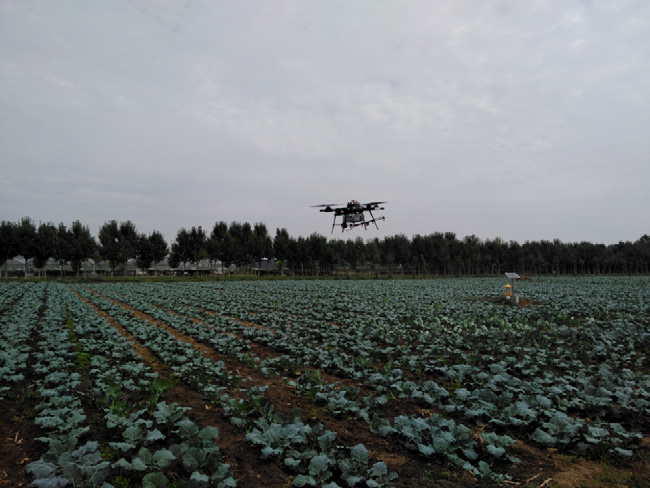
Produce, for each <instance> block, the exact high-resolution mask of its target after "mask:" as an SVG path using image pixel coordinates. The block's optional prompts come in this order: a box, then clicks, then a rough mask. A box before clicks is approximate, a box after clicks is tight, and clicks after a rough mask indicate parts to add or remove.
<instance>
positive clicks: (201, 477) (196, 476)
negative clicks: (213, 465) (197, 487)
mask: <svg viewBox="0 0 650 488" xmlns="http://www.w3.org/2000/svg"><path fill="white" fill-rule="evenodd" d="M190 481H197V482H199V483H208V482H209V481H210V478H209V477H208V476H207V475H205V474H203V473H199V472H198V471H194V472H193V473H192V476H190Z"/></svg>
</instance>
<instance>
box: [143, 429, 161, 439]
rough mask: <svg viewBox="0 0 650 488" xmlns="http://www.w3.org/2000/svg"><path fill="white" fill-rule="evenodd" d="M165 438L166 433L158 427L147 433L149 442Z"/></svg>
mask: <svg viewBox="0 0 650 488" xmlns="http://www.w3.org/2000/svg"><path fill="white" fill-rule="evenodd" d="M164 439H165V435H164V434H163V433H162V432H160V431H159V430H158V429H154V430H150V431H149V432H148V433H147V439H146V441H147V442H155V441H161V440H164Z"/></svg>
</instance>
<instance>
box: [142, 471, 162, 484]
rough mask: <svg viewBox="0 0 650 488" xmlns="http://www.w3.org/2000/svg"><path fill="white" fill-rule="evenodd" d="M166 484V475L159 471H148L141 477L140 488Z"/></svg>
mask: <svg viewBox="0 0 650 488" xmlns="http://www.w3.org/2000/svg"><path fill="white" fill-rule="evenodd" d="M168 484H169V480H168V479H167V477H166V476H165V475H164V474H163V473H161V472H159V471H157V472H155V473H149V474H147V475H145V476H144V478H142V488H165V487H166V486H167V485H168Z"/></svg>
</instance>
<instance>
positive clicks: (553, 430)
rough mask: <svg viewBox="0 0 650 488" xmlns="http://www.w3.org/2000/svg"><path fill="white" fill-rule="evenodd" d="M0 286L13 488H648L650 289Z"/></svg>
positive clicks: (556, 284) (640, 285) (622, 280)
mask: <svg viewBox="0 0 650 488" xmlns="http://www.w3.org/2000/svg"><path fill="white" fill-rule="evenodd" d="M505 283H507V280H506V279H505V278H456V279H451V278H450V279H438V280H394V281H384V280H367V281H349V280H329V281H327V280H322V281H289V280H287V281H280V280H278V281H261V280H260V281H229V280H224V281H219V280H217V281H210V282H208V281H197V282H181V283H165V282H142V283H137V282H129V283H102V282H97V283H60V282H43V283H35V282H4V283H0V334H1V340H0V373H1V374H0V407H1V408H0V415H2V421H1V422H0V429H1V430H2V432H0V435H1V436H2V442H1V443H0V446H2V447H1V448H0V449H1V451H0V486H29V485H30V484H31V485H32V486H39V487H64V486H71V487H72V486H75V487H82V486H83V487H101V486H114V487H140V486H144V487H165V486H168V487H172V486H177V487H181V486H187V487H202V486H216V487H233V486H241V487H251V486H287V487H290V486H297V487H301V486H323V487H366V486H367V487H389V486H394V487H413V486H449V487H451V486H481V485H502V486H522V487H523V486H527V487H532V486H535V487H538V486H602V487H604V486H650V474H649V473H650V454H649V453H650V443H649V442H648V434H649V430H650V360H649V355H650V278H649V277H644V276H633V277H627V276H619V277H609V276H608V277H599V276H590V277H580V278H576V277H559V276H558V277H544V278H534V279H532V280H527V281H521V282H517V283H516V293H518V294H520V295H521V297H522V299H521V301H520V303H519V306H508V305H505V304H503V303H502V300H501V295H502V294H503V289H504V284H505Z"/></svg>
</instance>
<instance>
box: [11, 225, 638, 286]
mask: <svg viewBox="0 0 650 488" xmlns="http://www.w3.org/2000/svg"><path fill="white" fill-rule="evenodd" d="M16 256H22V257H23V258H25V262H27V261H28V260H32V262H33V265H34V268H35V269H37V270H42V269H43V268H44V267H45V265H46V263H47V262H48V260H49V259H55V260H56V261H58V263H59V264H60V267H61V270H62V269H63V266H64V265H66V264H69V265H70V266H71V268H72V270H73V271H74V272H76V273H79V270H80V269H81V264H82V263H83V262H84V261H86V260H88V259H92V260H94V261H95V262H97V263H98V262H101V261H105V262H107V263H108V264H109V267H110V270H111V274H113V273H114V272H116V271H117V272H120V271H121V272H125V270H126V263H127V262H128V261H129V260H132V259H133V260H135V263H136V266H137V267H138V268H140V269H141V270H149V269H150V268H151V267H152V265H154V264H155V263H159V262H161V261H163V260H164V259H165V258H167V262H168V264H169V266H170V267H171V268H174V269H177V268H181V269H182V268H184V266H185V263H194V264H196V266H197V268H196V269H197V270H198V263H199V262H202V261H206V260H207V261H209V262H210V263H211V269H212V264H215V265H216V263H217V262H220V263H221V265H222V266H223V267H224V268H225V269H230V267H231V265H235V266H236V267H237V268H239V269H246V270H248V269H249V267H250V266H253V267H255V266H256V265H257V264H258V263H260V262H261V261H262V260H264V259H275V260H276V261H277V263H278V271H279V272H280V273H283V274H284V273H289V274H297V275H306V274H309V275H328V274H333V273H340V272H344V273H345V272H357V273H358V272H367V273H374V274H377V275H378V274H380V273H386V274H388V275H393V274H412V275H496V274H501V273H504V272H506V271H515V272H519V273H521V274H621V273H625V274H632V273H634V274H640V273H644V274H647V273H648V267H649V264H650V236H648V235H644V236H642V237H640V238H639V239H638V240H637V241H635V242H629V241H626V242H619V243H617V244H611V245H604V244H593V243H590V242H580V243H565V242H561V241H560V240H558V239H555V240H553V241H548V240H542V241H532V242H531V241H526V242H524V243H523V244H520V243H518V242H516V241H509V242H506V241H504V240H502V239H500V238H498V237H497V238H495V239H485V240H483V239H480V238H479V237H477V236H475V235H470V236H466V237H464V238H462V239H459V238H457V237H456V234H455V233H453V232H444V233H442V232H435V233H432V234H429V235H415V236H413V237H411V238H408V237H407V236H405V235H403V234H399V235H395V236H390V237H385V238H383V239H379V238H374V239H370V240H367V241H364V239H363V238H361V237H356V238H354V239H347V240H344V239H327V238H326V237H324V236H322V235H320V234H317V233H314V234H311V235H310V236H309V237H298V238H294V237H292V236H290V235H289V233H288V232H287V230H286V229H284V228H282V229H276V233H275V236H274V237H271V235H270V234H269V232H268V229H267V228H266V225H265V224H263V223H259V222H258V223H255V224H254V225H251V224H250V223H248V222H244V223H241V222H231V223H230V224H227V223H226V222H224V221H219V222H216V223H215V224H214V227H213V228H212V230H211V231H210V232H209V233H208V232H207V231H206V230H204V229H203V228H202V227H201V226H198V227H192V228H191V229H189V230H188V229H185V228H181V229H180V230H179V231H178V233H177V234H176V238H175V240H174V242H172V243H171V245H169V244H168V243H167V242H166V240H165V238H164V236H163V235H162V234H161V233H160V232H158V231H153V232H151V233H150V234H148V235H147V234H144V233H139V232H138V231H137V229H136V226H135V225H134V224H133V223H132V222H131V221H129V220H127V221H125V222H117V221H116V220H111V221H109V222H106V223H104V225H102V226H101V227H100V229H99V233H98V235H97V238H95V237H93V236H92V234H91V232H90V229H89V228H88V226H85V225H83V224H82V223H81V222H79V221H78V220H77V221H74V222H73V223H72V225H71V226H70V227H67V226H66V225H65V224H63V223H60V224H58V225H55V224H53V223H51V222H48V223H41V224H39V225H38V226H36V224H35V223H34V222H33V221H32V219H31V218H29V217H24V218H23V219H21V220H20V221H19V222H10V221H2V222H1V223H0V265H4V266H5V276H6V274H7V267H6V262H7V260H9V259H11V258H13V257H16ZM25 273H26V268H25Z"/></svg>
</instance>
